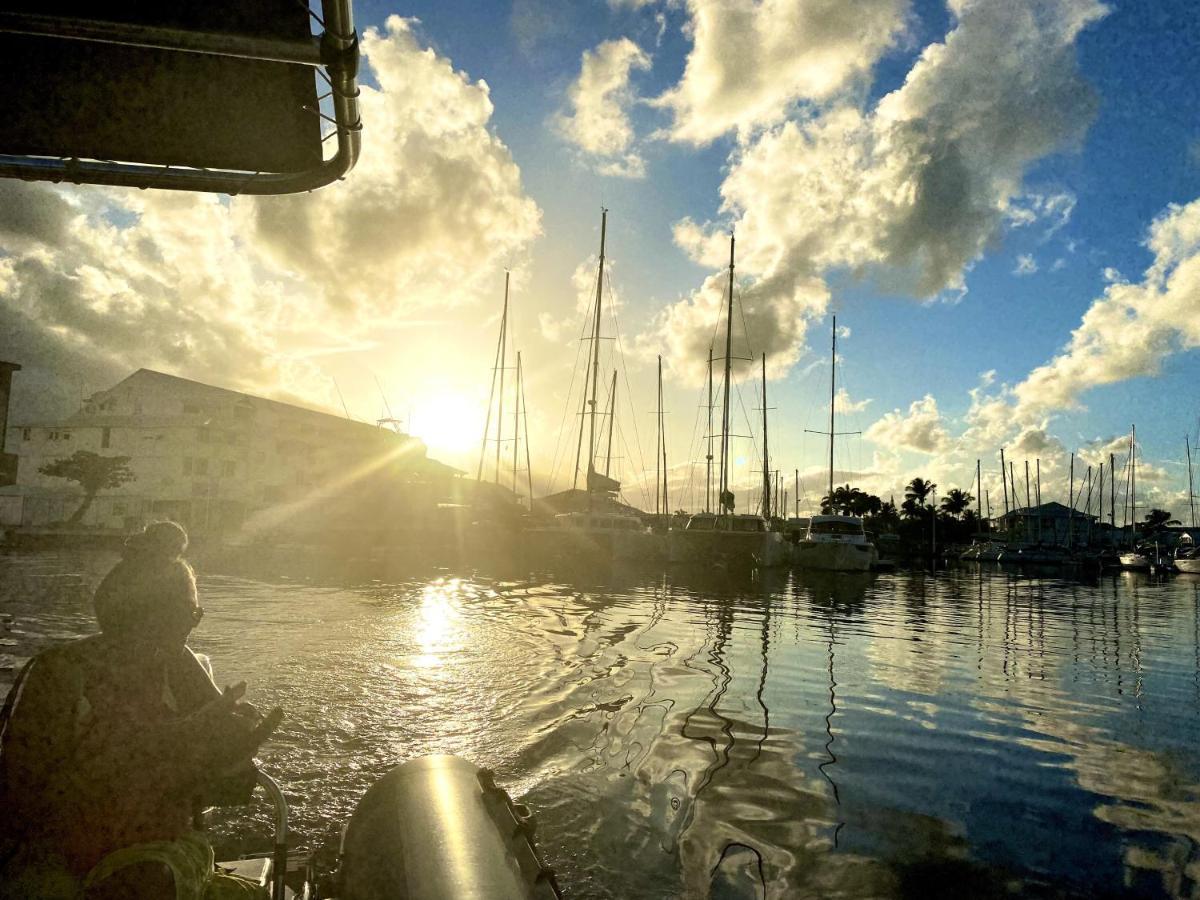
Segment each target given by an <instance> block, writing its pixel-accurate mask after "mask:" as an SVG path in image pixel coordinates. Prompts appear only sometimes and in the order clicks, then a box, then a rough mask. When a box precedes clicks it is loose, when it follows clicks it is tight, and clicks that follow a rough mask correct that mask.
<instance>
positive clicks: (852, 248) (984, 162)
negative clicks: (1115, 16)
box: [655, 0, 1105, 372]
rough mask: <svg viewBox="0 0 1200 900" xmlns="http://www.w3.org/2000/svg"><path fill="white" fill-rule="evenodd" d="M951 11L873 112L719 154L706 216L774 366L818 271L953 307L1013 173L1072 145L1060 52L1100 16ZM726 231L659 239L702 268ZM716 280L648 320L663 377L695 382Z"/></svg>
mask: <svg viewBox="0 0 1200 900" xmlns="http://www.w3.org/2000/svg"><path fill="white" fill-rule="evenodd" d="M954 11H955V13H956V15H957V17H958V18H957V22H956V23H955V26H954V28H953V30H952V31H951V32H950V33H949V34H948V35H947V36H946V38H945V40H944V41H943V42H942V43H937V44H931V45H930V46H928V47H926V48H925V50H924V51H923V52H922V54H921V56H920V58H919V59H918V61H917V62H916V64H915V65H914V66H913V68H912V70H911V71H910V72H909V74H908V77H907V78H906V80H905V82H904V84H903V85H902V86H901V87H900V88H898V89H897V90H895V91H894V92H892V93H891V94H888V95H887V96H885V97H884V98H882V99H881V100H880V101H879V103H878V104H877V105H876V106H875V108H874V109H872V110H868V111H863V110H859V109H857V108H854V107H852V106H849V105H839V106H836V107H835V108H832V109H829V110H827V111H825V112H823V113H822V114H820V115H817V116H815V117H813V118H810V119H805V120H801V121H789V122H786V123H784V124H783V125H781V126H778V127H776V128H773V129H771V130H769V131H767V132H766V133H764V134H762V135H761V136H760V137H758V138H757V139H756V140H754V141H753V142H751V143H749V144H747V145H745V146H744V147H742V148H740V149H739V150H738V151H737V152H736V153H735V154H734V156H733V158H732V160H731V165H730V170H729V173H728V175H727V176H726V178H725V180H724V182H723V183H722V185H721V197H722V212H723V213H724V214H725V215H726V216H727V217H728V219H731V220H732V221H733V224H734V226H735V228H736V231H737V235H738V248H739V249H738V271H739V272H740V273H741V274H742V275H743V276H749V278H748V279H746V281H745V286H744V293H745V295H746V297H747V298H750V299H752V300H753V302H754V305H755V307H756V308H757V310H758V311H759V313H760V319H761V321H760V322H758V323H757V326H758V327H756V328H752V335H753V340H754V341H755V342H756V343H757V344H758V345H759V346H762V345H765V346H767V348H768V349H769V350H772V351H774V352H775V353H778V354H780V357H779V358H780V359H788V360H791V361H794V360H796V359H798V358H799V356H800V352H801V350H800V348H799V347H798V346H797V344H798V343H799V342H801V341H803V339H804V334H805V327H806V324H807V322H808V321H810V320H811V319H812V318H814V317H817V316H820V315H823V314H824V312H825V309H826V305H827V301H828V297H829V291H828V288H827V286H826V284H825V280H824V278H825V275H826V273H828V272H831V271H837V270H849V271H851V272H853V273H857V274H861V275H865V276H870V277H873V278H874V279H876V280H877V281H878V282H879V284H880V286H881V287H882V288H883V289H885V290H887V291H888V292H890V293H899V294H908V295H912V296H915V297H919V298H933V297H937V296H939V295H942V296H946V295H947V292H949V295H950V296H961V295H962V293H963V292H965V290H966V283H965V273H966V271H967V270H968V269H969V268H970V267H971V266H972V265H973V264H974V262H975V261H976V260H977V259H978V258H979V257H980V256H981V255H982V254H983V252H984V251H985V250H986V249H987V248H988V247H989V246H990V245H991V244H993V243H994V242H995V240H996V238H997V237H998V235H999V234H1000V232H1001V230H1002V229H1003V227H1004V226H1005V223H1006V222H1007V221H1009V211H1010V208H1011V207H1012V201H1013V199H1014V198H1016V197H1019V196H1021V191H1022V179H1023V177H1024V175H1025V172H1026V170H1027V169H1028V168H1029V167H1030V166H1031V165H1032V164H1033V163H1034V162H1036V161H1037V160H1039V159H1041V158H1042V157H1044V156H1046V155H1048V154H1050V153H1054V152H1057V151H1061V150H1064V149H1067V148H1070V147H1072V146H1074V145H1076V144H1077V143H1078V141H1079V140H1080V139H1081V138H1082V136H1083V134H1084V133H1085V131H1086V129H1087V126H1088V124H1089V122H1090V121H1091V118H1092V116H1093V113H1094V110H1095V107H1096V101H1095V97H1094V95H1093V93H1092V92H1091V90H1090V89H1089V88H1088V86H1087V85H1086V84H1085V83H1084V82H1083V81H1082V80H1081V78H1080V76H1079V74H1078V71H1077V66H1076V62H1075V51H1074V41H1075V38H1076V36H1077V35H1078V33H1079V31H1080V29H1081V28H1083V27H1084V26H1085V25H1087V24H1089V23H1090V22H1093V21H1095V20H1096V19H1098V18H1099V17H1101V16H1102V15H1104V13H1105V7H1103V6H1102V5H1100V4H1099V3H1098V2H1095V0H1047V2H1044V3H1039V4H1036V5H1030V4H1021V3H997V2H982V0H980V2H963V3H957V4H955V6H954ZM1062 203H1063V202H1062V201H1055V202H1053V203H1050V204H1049V206H1050V207H1051V208H1053V209H1061V206H1062ZM1046 205H1047V204H1046V203H1043V204H1042V206H1043V207H1045V206H1046ZM728 227H729V223H728V220H727V221H725V222H722V223H707V224H705V225H699V224H697V223H695V222H692V221H690V220H683V221H681V222H680V223H679V224H678V225H677V226H676V229H675V239H676V242H677V243H678V244H679V245H680V246H681V247H683V248H684V249H685V250H686V251H687V252H688V253H689V254H690V255H691V256H692V257H693V259H695V260H696V261H697V262H698V263H700V264H702V265H706V266H710V267H713V268H715V267H717V266H720V265H722V264H723V263H724V258H723V256H722V252H721V247H722V244H726V246H727V241H726V240H725V234H726V233H727V231H728ZM725 257H727V252H726V254H725ZM722 281H723V278H722V277H721V276H712V277H710V278H709V279H708V280H706V282H705V283H704V285H703V286H702V287H701V288H700V289H699V290H698V291H697V292H696V293H695V294H693V295H691V296H688V297H686V298H684V299H683V300H681V301H679V302H678V303H676V304H674V305H673V307H672V308H671V309H669V310H667V311H666V312H664V313H663V314H662V315H661V316H660V317H659V319H658V320H657V322H656V323H655V324H656V328H657V330H658V332H659V334H658V335H657V336H656V337H657V339H658V340H659V341H660V342H661V343H666V344H669V345H670V348H671V351H670V352H671V353H672V367H673V369H675V370H685V371H691V372H694V371H695V367H696V364H697V362H698V358H697V357H696V356H695V355H694V354H697V353H698V352H699V350H700V349H701V348H703V347H706V346H707V344H708V340H709V335H710V333H711V331H712V328H713V325H714V323H715V322H716V311H717V310H719V308H720V302H719V295H720V287H721V282H722ZM763 313H769V315H765V316H764V315H762V314H763ZM676 354H693V356H692V357H688V358H685V359H679V358H678V357H677V356H676Z"/></svg>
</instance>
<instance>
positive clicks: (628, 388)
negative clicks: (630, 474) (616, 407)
mask: <svg viewBox="0 0 1200 900" xmlns="http://www.w3.org/2000/svg"><path fill="white" fill-rule="evenodd" d="M605 276H606V278H607V277H608V273H605ZM609 296H610V297H611V296H612V282H611V281H609ZM614 306H616V304H615V303H610V304H609V307H610V310H609V311H610V312H611V313H612V315H613V321H614V322H616V315H617V313H616V310H615V309H612V307H614ZM613 333H614V336H615V347H614V348H613V349H614V352H615V353H616V354H617V355H618V358H619V359H620V360H621V374H622V375H623V376H624V378H625V392H626V395H627V396H628V397H629V403H628V406H629V408H630V411H631V412H632V413H633V415H632V419H633V437H634V441H635V443H636V445H637V450H638V464H639V465H640V466H641V467H642V473H643V475H644V474H645V472H646V457H645V455H644V454H643V453H642V436H641V434H640V432H639V431H638V427H637V410H636V408H635V407H634V404H633V396H634V394H633V387H632V385H631V384H630V382H629V367H628V366H627V365H626V364H625V346H624V344H622V343H621V329H620V327H619V325H617V326H615V327H614V332H613ZM614 368H615V366H614ZM630 461H631V462H632V457H630Z"/></svg>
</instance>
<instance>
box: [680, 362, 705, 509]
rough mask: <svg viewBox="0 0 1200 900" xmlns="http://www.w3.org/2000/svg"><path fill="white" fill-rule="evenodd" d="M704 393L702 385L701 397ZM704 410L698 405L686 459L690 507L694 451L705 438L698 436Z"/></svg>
mask: <svg viewBox="0 0 1200 900" xmlns="http://www.w3.org/2000/svg"><path fill="white" fill-rule="evenodd" d="M704 391H705V387H704V385H701V386H700V392H701V397H703V396H704ZM703 408H704V406H701V405H699V404H697V406H696V418H695V420H694V421H693V422H692V436H691V438H690V440H689V441H688V453H687V457H686V459H687V460H688V479H687V486H686V487H685V489H684V490H685V492H686V494H687V497H688V498H689V503H688V505H689V506H690V505H691V502H690V498H691V496H692V485H693V483H694V481H695V477H696V455H695V453H694V451H696V450H698V449H699V446H698V444H699V442H701V441H703V438H699V437H698V436H697V432H698V431H699V430H700V410H701V409H703Z"/></svg>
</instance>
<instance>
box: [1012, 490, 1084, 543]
mask: <svg viewBox="0 0 1200 900" xmlns="http://www.w3.org/2000/svg"><path fill="white" fill-rule="evenodd" d="M1096 523H1097V519H1096V517H1095V516H1092V515H1088V514H1086V513H1084V512H1081V511H1080V510H1077V509H1075V510H1072V509H1070V508H1069V507H1067V506H1066V505H1064V504H1062V503H1058V502H1057V501H1053V500H1052V501H1050V502H1049V503H1043V504H1042V505H1041V506H1028V507H1025V506H1023V507H1019V508H1017V509H1013V510H1010V511H1009V512H1007V513H1005V514H1004V515H1003V516H1001V517H1000V518H999V519H998V520H997V530H999V531H1003V532H1007V533H1009V534H1011V535H1013V537H1016V538H1019V539H1021V540H1026V541H1037V542H1039V543H1043V544H1062V545H1065V544H1066V543H1067V541H1068V539H1070V540H1071V541H1073V542H1074V543H1076V544H1081V543H1085V542H1086V541H1087V538H1088V535H1090V534H1092V533H1093V532H1094V531H1097V528H1096ZM1105 527H1106V528H1107V526H1105ZM1097 533H1098V532H1097Z"/></svg>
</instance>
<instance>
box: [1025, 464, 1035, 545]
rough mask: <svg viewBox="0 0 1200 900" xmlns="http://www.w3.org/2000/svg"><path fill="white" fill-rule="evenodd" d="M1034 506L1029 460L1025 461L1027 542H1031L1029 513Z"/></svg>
mask: <svg viewBox="0 0 1200 900" xmlns="http://www.w3.org/2000/svg"><path fill="white" fill-rule="evenodd" d="M1032 509H1033V504H1032V503H1030V502H1029V460H1025V540H1029V526H1030V521H1029V513H1030V512H1031V511H1032Z"/></svg>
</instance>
